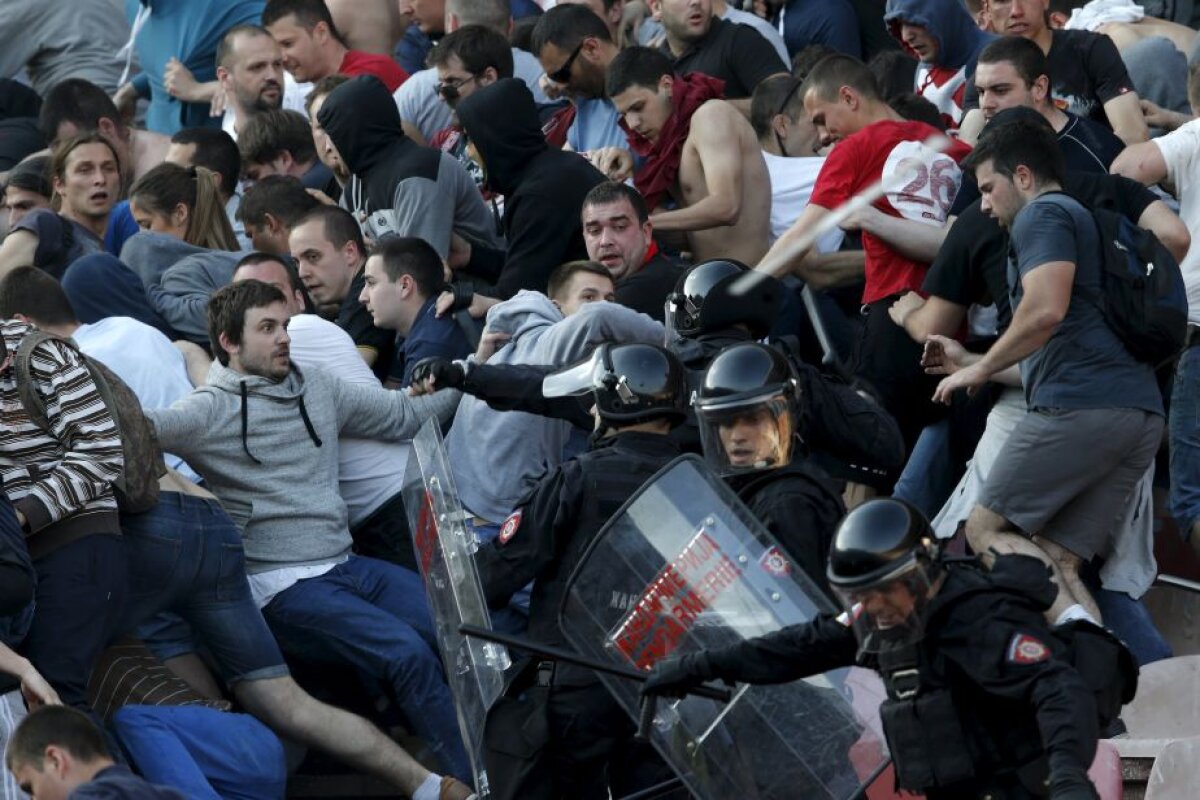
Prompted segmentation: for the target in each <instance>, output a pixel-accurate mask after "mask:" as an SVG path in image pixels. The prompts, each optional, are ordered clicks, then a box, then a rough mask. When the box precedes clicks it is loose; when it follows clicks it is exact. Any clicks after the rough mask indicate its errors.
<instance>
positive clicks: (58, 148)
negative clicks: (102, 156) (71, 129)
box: [50, 131, 120, 180]
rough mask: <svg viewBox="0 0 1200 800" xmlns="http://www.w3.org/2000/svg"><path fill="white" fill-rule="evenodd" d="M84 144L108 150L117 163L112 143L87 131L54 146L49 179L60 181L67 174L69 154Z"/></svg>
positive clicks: (97, 134)
mask: <svg viewBox="0 0 1200 800" xmlns="http://www.w3.org/2000/svg"><path fill="white" fill-rule="evenodd" d="M85 144H102V145H104V146H105V147H107V148H108V152H110V153H112V156H113V158H114V159H116V160H117V161H118V162H119V161H120V159H119V158H117V151H116V150H114V149H113V146H112V143H111V142H110V141H108V139H105V138H104V137H103V136H101V135H100V134H99V133H97V132H96V131H87V132H86V133H80V134H78V135H76V136H72V137H71V138H70V139H64V140H63V141H61V142H59V143H58V144H57V145H55V147H54V149H53V150H52V151H51V153H50V175H51V177H54V178H58V179H59V180H62V179H63V177H64V176H65V175H66V174H67V160H68V159H69V158H70V157H71V153H73V152H75V149H76V148H79V147H83V146H84V145H85Z"/></svg>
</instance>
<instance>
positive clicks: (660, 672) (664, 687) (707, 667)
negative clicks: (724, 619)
mask: <svg viewBox="0 0 1200 800" xmlns="http://www.w3.org/2000/svg"><path fill="white" fill-rule="evenodd" d="M715 677H716V675H714V674H713V669H712V662H711V661H710V660H709V658H708V653H706V652H704V651H703V650H701V651H700V652H698V653H688V654H687V655H683V656H679V657H678V658H667V659H663V660H662V661H660V662H658V663H657V664H655V665H654V668H653V669H651V670H650V676H649V677H648V678H647V679H646V682H645V683H643V684H642V694H643V695H648V694H654V695H661V696H663V697H683V696H684V695H686V694H687V691H688V689H694V688H695V687H697V686H699V685H700V684H702V683H704V682H705V681H708V680H712V679H713V678H715Z"/></svg>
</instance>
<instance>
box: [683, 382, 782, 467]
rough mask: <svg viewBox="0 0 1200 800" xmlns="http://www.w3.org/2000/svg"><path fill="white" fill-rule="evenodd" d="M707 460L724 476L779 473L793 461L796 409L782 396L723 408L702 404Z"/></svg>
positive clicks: (698, 417) (702, 435) (699, 409)
mask: <svg viewBox="0 0 1200 800" xmlns="http://www.w3.org/2000/svg"><path fill="white" fill-rule="evenodd" d="M696 421H697V423H698V424H699V426H700V442H701V444H702V445H703V447H704V458H705V460H707V461H708V462H709V464H711V465H712V467H713V468H714V469H715V470H716V471H717V472H718V473H719V474H721V475H733V474H737V473H740V472H751V471H755V470H764V469H775V468H777V467H782V466H785V465H786V464H788V463H790V462H791V460H792V449H793V447H794V446H795V445H794V437H793V433H794V431H795V425H794V420H793V419H792V407H791V403H790V402H789V401H788V398H787V397H786V396H785V395H784V394H783V393H782V392H775V393H773V394H770V395H764V396H761V397H756V398H752V399H749V400H745V399H743V400H741V401H739V402H737V403H729V404H721V403H719V402H713V401H699V402H697V404H696Z"/></svg>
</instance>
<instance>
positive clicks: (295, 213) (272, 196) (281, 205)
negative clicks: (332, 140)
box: [238, 175, 321, 228]
mask: <svg viewBox="0 0 1200 800" xmlns="http://www.w3.org/2000/svg"><path fill="white" fill-rule="evenodd" d="M319 207H321V201H319V200H317V199H316V198H315V197H313V196H312V195H311V194H309V193H308V190H307V189H305V188H304V184H302V183H301V182H300V179H299V178H294V177H292V176H291V175H268V176H267V177H265V178H263V179H262V180H261V181H255V182H254V185H253V186H251V187H250V188H248V189H247V190H246V193H245V194H244V195H242V204H241V205H240V206H239V207H238V218H239V219H241V220H242V222H244V223H246V224H247V225H255V226H258V225H262V224H264V223H265V222H266V221H267V214H270V215H271V216H273V217H274V218H275V219H277V220H279V221H280V222H281V223H283V224H284V225H285V226H287V227H289V228H291V227H293V226H294V225H296V224H297V222H298V221H299V220H300V218H301V217H303V216H304V215H306V214H308V213H309V212H310V211H313V210H314V209H316V208H319Z"/></svg>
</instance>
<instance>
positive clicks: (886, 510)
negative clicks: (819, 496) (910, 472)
mask: <svg viewBox="0 0 1200 800" xmlns="http://www.w3.org/2000/svg"><path fill="white" fill-rule="evenodd" d="M932 540H933V531H932V529H931V528H930V527H929V523H928V522H927V521H926V520H925V517H924V516H922V514H921V512H920V511H918V510H917V509H916V508H914V507H913V506H911V505H909V504H908V503H906V502H904V501H903V500H897V499H896V498H894V497H884V498H878V499H875V500H868V501H867V502H865V503H863V504H862V505H860V506H858V507H857V508H855V509H854V510H853V511H851V512H850V513H849V514H847V515H846V516H845V517H844V518H843V519H842V521H841V524H839V525H838V529H837V532H835V533H834V535H833V544H832V546H831V547H830V549H829V569H828V572H827V575H828V577H829V583H830V585H832V586H834V587H837V588H842V589H861V588H867V587H870V586H873V585H875V584H877V583H880V582H882V581H884V580H886V578H887V576H889V575H890V574H892V573H893V572H895V571H897V570H898V569H900V568H901V567H904V566H908V565H910V564H912V563H913V562H914V561H915V560H916V558H917V557H918V556H928V555H929V550H928V547H927V546H926V543H927V542H931V541H932Z"/></svg>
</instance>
